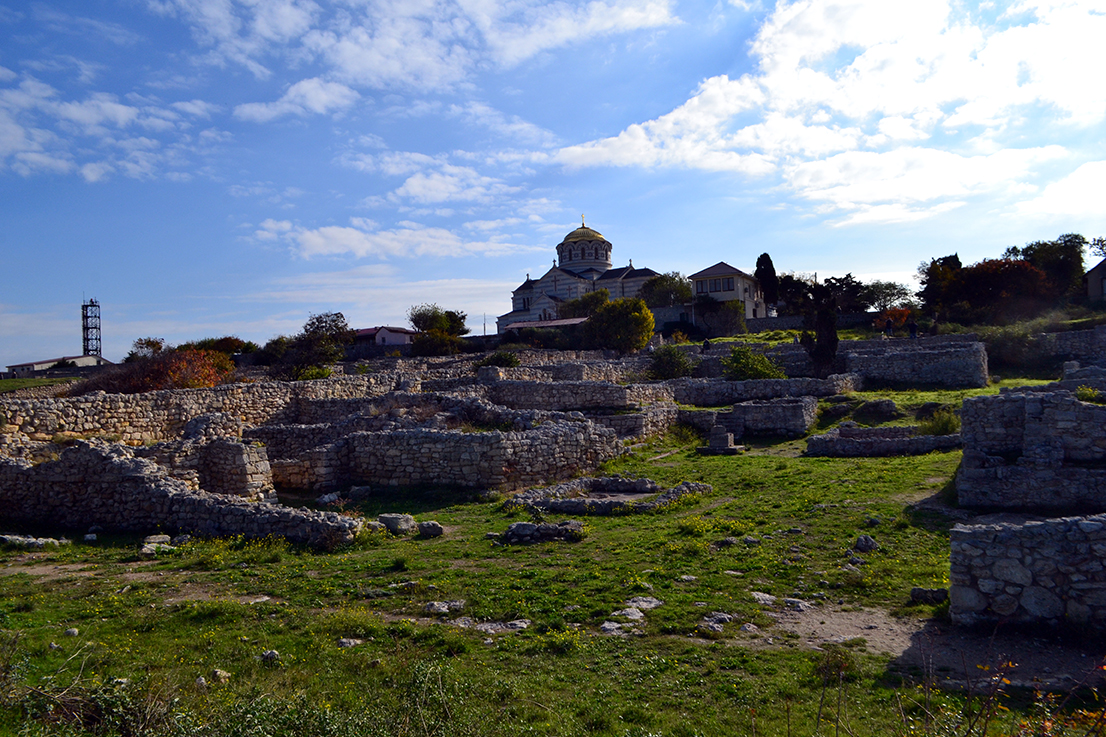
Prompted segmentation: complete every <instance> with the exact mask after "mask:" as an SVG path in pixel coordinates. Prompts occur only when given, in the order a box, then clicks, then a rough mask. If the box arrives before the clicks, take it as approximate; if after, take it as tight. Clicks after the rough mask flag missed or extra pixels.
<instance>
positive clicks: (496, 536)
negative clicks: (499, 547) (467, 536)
mask: <svg viewBox="0 0 1106 737" xmlns="http://www.w3.org/2000/svg"><path fill="white" fill-rule="evenodd" d="M484 539H485V540H498V539H499V533H498V532H485V533H484Z"/></svg>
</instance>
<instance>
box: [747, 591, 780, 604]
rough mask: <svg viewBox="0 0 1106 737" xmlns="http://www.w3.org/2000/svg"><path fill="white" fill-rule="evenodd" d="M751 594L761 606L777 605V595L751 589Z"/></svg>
mask: <svg viewBox="0 0 1106 737" xmlns="http://www.w3.org/2000/svg"><path fill="white" fill-rule="evenodd" d="M749 595H750V596H752V597H753V600H754V601H755V602H756V603H757V604H760V605H761V606H775V605H776V597H774V596H772V595H771V594H766V593H764V592H763V591H750V592H749Z"/></svg>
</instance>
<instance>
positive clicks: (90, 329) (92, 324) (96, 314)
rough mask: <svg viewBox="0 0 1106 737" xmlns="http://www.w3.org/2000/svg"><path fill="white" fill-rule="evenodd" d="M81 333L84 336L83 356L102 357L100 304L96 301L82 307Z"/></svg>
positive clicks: (89, 301)
mask: <svg viewBox="0 0 1106 737" xmlns="http://www.w3.org/2000/svg"><path fill="white" fill-rule="evenodd" d="M81 333H82V335H83V336H84V341H83V344H82V345H83V351H84V352H83V354H82V355H85V356H99V355H102V354H101V353H100V303H99V302H97V301H96V300H94V299H90V300H88V301H87V302H85V303H84V304H82V305H81Z"/></svg>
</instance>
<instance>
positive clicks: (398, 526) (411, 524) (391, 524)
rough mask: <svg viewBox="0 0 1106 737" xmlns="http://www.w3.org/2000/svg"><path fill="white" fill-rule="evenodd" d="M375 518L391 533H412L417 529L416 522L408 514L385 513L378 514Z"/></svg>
mask: <svg viewBox="0 0 1106 737" xmlns="http://www.w3.org/2000/svg"><path fill="white" fill-rule="evenodd" d="M376 520H377V521H378V522H380V523H381V524H382V525H384V526H385V527H386V528H388V532H390V533H392V534H393V535H400V536H403V535H414V534H415V532H417V531H418V528H419V526H418V523H417V522H415V518H414V517H412V516H411V515H409V514H396V513H387V514H381V515H378V516H377V518H376Z"/></svg>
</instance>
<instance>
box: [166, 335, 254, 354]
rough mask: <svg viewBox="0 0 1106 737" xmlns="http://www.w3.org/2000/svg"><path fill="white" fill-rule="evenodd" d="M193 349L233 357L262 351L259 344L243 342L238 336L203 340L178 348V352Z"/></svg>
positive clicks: (184, 344)
mask: <svg viewBox="0 0 1106 737" xmlns="http://www.w3.org/2000/svg"><path fill="white" fill-rule="evenodd" d="M185 348H192V349H195V350H200V351H217V352H219V353H225V354H227V355H228V356H233V355H235V354H238V353H254V352H255V351H258V350H260V348H259V347H258V345H257V343H254V342H253V341H249V340H242V339H241V338H239V337H238V336H236V335H225V336H223V337H222V338H203V339H201V340H194V341H190V342H188V343H183V344H181V345H179V346H177V350H182V349H185Z"/></svg>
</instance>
